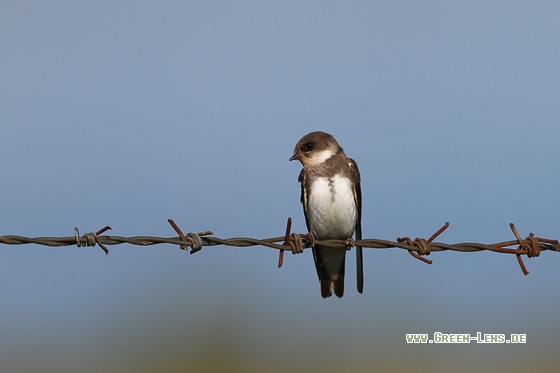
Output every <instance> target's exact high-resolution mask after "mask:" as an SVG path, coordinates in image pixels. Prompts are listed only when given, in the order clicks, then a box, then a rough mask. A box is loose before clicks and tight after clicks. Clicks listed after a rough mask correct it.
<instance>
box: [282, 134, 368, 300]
mask: <svg viewBox="0 0 560 373" xmlns="http://www.w3.org/2000/svg"><path fill="white" fill-rule="evenodd" d="M294 160H298V161H300V162H301V164H302V165H303V169H302V170H301V172H300V174H299V178H298V181H299V182H300V183H301V203H302V204H303V212H304V214H305V223H306V224H307V230H308V231H309V232H310V233H312V234H313V235H314V236H315V238H316V239H318V240H327V239H342V240H346V239H349V238H352V234H353V233H354V232H356V240H361V239H362V225H361V219H362V192H361V188H360V171H359V170H358V166H357V165H356V162H354V160H352V159H350V158H348V157H347V156H346V155H345V154H344V150H342V148H341V147H340V145H338V143H337V142H336V140H335V139H334V137H332V136H331V135H329V134H328V133H325V132H320V131H317V132H311V133H308V134H307V135H305V136H303V137H302V138H301V140H299V142H298V143H297V145H296V147H295V148H294V155H293V156H292V157H291V158H290V161H294ZM312 250H313V259H314V260H315V268H316V269H317V275H318V276H319V282H320V284H321V295H322V296H323V298H327V297H330V296H331V295H332V289H334V293H335V294H336V296H337V297H339V298H340V297H342V295H343V294H344V267H345V265H344V261H345V259H346V247H326V246H320V245H314V247H313V249H312ZM356 274H357V280H358V292H360V293H361V292H362V291H363V286H364V277H363V261H362V248H361V247H356Z"/></svg>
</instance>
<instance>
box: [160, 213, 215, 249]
mask: <svg viewBox="0 0 560 373" xmlns="http://www.w3.org/2000/svg"><path fill="white" fill-rule="evenodd" d="M167 222H168V223H169V224H170V225H171V226H172V227H173V229H175V232H177V234H178V235H179V238H180V239H181V241H184V242H187V244H186V245H180V246H179V247H180V248H181V250H185V251H188V250H189V246H190V247H191V252H190V253H191V254H194V253H196V252H197V251H200V250H202V246H204V243H203V242H202V238H201V236H207V235H211V234H214V233H212V232H211V231H204V232H200V233H193V232H189V233H187V235H186V236H185V235H184V234H183V231H182V230H181V228H179V226H178V225H177V224H175V222H174V221H173V219H167Z"/></svg>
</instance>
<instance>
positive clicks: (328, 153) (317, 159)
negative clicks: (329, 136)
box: [307, 149, 334, 166]
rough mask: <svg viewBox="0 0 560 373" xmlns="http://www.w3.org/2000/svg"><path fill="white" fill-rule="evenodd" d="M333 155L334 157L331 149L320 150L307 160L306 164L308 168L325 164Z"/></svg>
mask: <svg viewBox="0 0 560 373" xmlns="http://www.w3.org/2000/svg"><path fill="white" fill-rule="evenodd" d="M333 155H334V153H333V151H332V150H331V149H325V150H322V151H320V152H318V153H316V154H314V155H313V157H312V158H311V159H308V161H307V163H308V164H309V165H310V166H316V165H318V164H321V163H323V162H325V161H326V160H327V159H329V158H330V157H332V156H333Z"/></svg>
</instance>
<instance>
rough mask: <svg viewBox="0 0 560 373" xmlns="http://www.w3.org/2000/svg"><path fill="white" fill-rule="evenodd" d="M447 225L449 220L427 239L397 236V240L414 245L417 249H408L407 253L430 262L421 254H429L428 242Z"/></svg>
mask: <svg viewBox="0 0 560 373" xmlns="http://www.w3.org/2000/svg"><path fill="white" fill-rule="evenodd" d="M448 227H449V222H448V221H446V222H445V224H444V225H443V226H442V227H441V228H440V229H438V230H437V231H436V232H435V233H434V234H432V235H431V236H430V238H428V239H427V240H425V239H423V238H415V239H414V241H413V240H411V239H410V237H403V238H401V237H398V238H397V242H406V243H407V244H408V246H410V247H415V248H416V249H417V250H416V251H417V252H416V251H413V250H408V253H409V254H410V255H412V256H413V257H415V258H416V259H418V260H420V261H422V262H424V263H426V264H432V262H433V261H432V260H429V259H426V258H422V256H421V255H430V244H431V243H432V241H433V240H435V239H436V238H437V236H439V235H440V234H442V233H443V231H445V230H446V229H447V228H448Z"/></svg>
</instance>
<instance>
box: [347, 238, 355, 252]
mask: <svg viewBox="0 0 560 373" xmlns="http://www.w3.org/2000/svg"><path fill="white" fill-rule="evenodd" d="M345 245H346V250H350V249H351V248H353V247H354V246H356V242H355V241H354V239H353V238H352V237H348V238H347V239H346V244H345Z"/></svg>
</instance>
